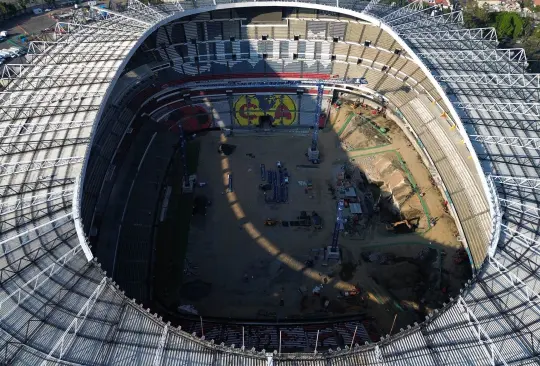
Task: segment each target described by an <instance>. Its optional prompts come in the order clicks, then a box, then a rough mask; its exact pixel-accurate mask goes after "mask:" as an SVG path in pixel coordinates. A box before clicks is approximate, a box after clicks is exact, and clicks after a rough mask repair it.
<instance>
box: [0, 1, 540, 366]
mask: <svg viewBox="0 0 540 366" xmlns="http://www.w3.org/2000/svg"><path fill="white" fill-rule="evenodd" d="M268 6H278V7H309V8H312V9H313V8H315V9H319V10H324V11H330V12H335V13H340V14H346V15H349V16H351V17H355V18H358V19H363V20H365V21H368V22H371V23H373V24H375V25H378V26H380V27H381V28H382V29H383V30H385V31H386V32H387V33H388V34H390V35H391V36H393V37H394V38H395V39H396V40H397V41H398V42H399V44H400V46H401V47H402V49H403V50H404V52H405V53H406V54H407V57H410V58H411V59H413V60H414V61H415V62H416V63H417V64H418V65H419V66H420V68H421V69H422V70H423V72H424V74H425V75H427V76H428V78H429V80H430V81H431V82H432V84H433V85H434V86H435V91H434V93H436V94H438V96H439V97H440V103H441V104H442V108H443V109H445V110H447V111H448V113H449V117H450V119H451V120H452V121H453V122H454V123H455V125H456V127H457V128H458V129H459V131H460V132H461V134H462V136H463V141H464V143H465V145H466V147H467V148H468V149H469V151H470V156H471V161H472V165H468V164H467V163H463V162H459V161H454V160H452V161H451V165H452V168H453V169H454V171H458V172H459V173H460V178H459V179H461V181H460V182H461V184H463V185H464V186H469V185H470V184H469V183H470V182H471V181H473V180H474V179H476V178H475V177H474V175H471V173H469V171H470V170H471V169H472V170H474V169H477V170H478V171H480V172H483V173H484V174H481V178H480V182H479V185H478V186H480V187H482V189H483V190H484V191H483V192H481V191H479V190H477V191H475V189H476V188H474V187H473V188H471V190H469V192H468V193H467V194H468V196H467V197H466V199H465V200H466V201H468V202H469V205H470V206H471V207H470V214H471V217H472V218H473V219H471V220H469V219H470V218H465V219H462V220H461V221H462V225H463V226H466V225H467V222H471V227H470V228H469V229H467V230H469V231H472V230H476V231H477V232H478V236H477V237H476V238H472V237H471V238H467V239H468V241H469V248H470V250H471V255H472V257H473V258H474V261H475V264H476V266H477V267H481V268H480V269H479V271H478V273H477V274H476V276H475V278H474V279H473V280H472V281H471V282H470V283H469V284H467V286H466V287H465V288H464V289H463V291H462V293H461V295H460V296H459V297H457V298H456V299H452V301H451V302H450V303H449V304H446V305H445V306H444V308H443V309H441V310H439V311H438V312H436V313H435V314H432V316H430V317H428V319H427V320H426V322H425V323H423V324H420V325H415V326H413V327H410V328H409V329H407V330H404V331H402V332H401V333H399V334H398V335H396V336H394V337H390V338H387V339H384V340H382V341H381V342H379V343H377V344H371V345H366V346H358V347H354V349H347V350H340V351H336V352H332V353H327V354H317V355H313V354H286V355H281V354H266V353H264V352H262V353H261V352H258V351H257V352H254V351H247V350H244V349H240V348H236V349H231V348H229V347H225V346H218V345H214V344H212V343H210V342H207V341H205V340H203V339H199V338H197V337H195V336H192V335H189V334H187V333H185V332H183V331H181V330H179V329H176V328H173V327H171V326H170V325H169V324H166V323H164V322H163V321H162V320H161V319H160V318H158V317H157V316H154V315H152V314H150V313H149V312H148V311H146V310H145V309H143V308H142V307H141V306H140V305H137V304H136V303H135V302H134V301H132V300H130V299H127V298H126V296H125V295H124V294H123V293H122V291H121V290H120V289H118V288H117V286H116V285H115V284H114V283H113V282H112V281H111V280H110V279H108V278H107V277H106V274H105V273H104V272H103V271H102V270H101V269H100V266H99V264H98V263H97V262H96V261H94V260H93V259H92V252H91V251H90V248H89V246H88V244H87V241H86V239H85V233H84V230H83V227H82V223H81V221H80V214H81V213H80V211H81V208H80V206H81V201H82V199H83V194H82V192H81V182H82V181H84V179H85V169H84V168H85V166H86V165H87V159H86V158H87V157H88V155H89V150H90V149H89V146H91V143H92V140H93V139H94V138H95V131H96V126H97V122H98V121H99V120H100V119H101V117H102V115H103V113H104V110H105V102H106V101H109V103H110V97H111V96H112V95H113V90H114V85H115V83H116V82H117V80H118V79H119V77H120V76H121V74H122V72H123V69H124V68H125V66H126V65H127V62H128V60H129V59H130V57H131V56H132V55H133V54H134V53H135V50H136V49H137V48H138V46H140V45H141V44H142V43H143V41H144V39H145V38H146V37H148V36H149V35H150V34H151V33H152V32H154V31H156V30H157V29H158V28H159V27H160V26H161V25H163V24H166V23H167V22H169V21H172V20H176V19H180V18H182V17H185V16H190V15H195V14H198V13H201V12H207V11H210V10H214V9H228V8H242V7H268ZM94 10H95V13H94V15H95V16H100V17H102V18H104V19H101V20H99V21H98V22H95V23H91V25H89V24H82V23H83V20H82V18H77V17H75V18H74V20H73V23H61V24H58V25H57V27H56V32H55V36H56V40H55V41H54V42H34V43H32V44H31V45H30V47H29V51H30V53H29V55H27V63H25V64H20V65H13V64H10V65H6V66H5V67H4V69H3V71H2V80H1V83H2V85H3V86H4V89H3V90H2V92H1V96H0V99H1V101H0V110H1V114H0V130H1V131H2V132H1V133H2V140H1V143H0V148H1V151H2V154H1V163H0V179H1V184H0V185H1V187H0V190H1V192H2V196H1V202H2V204H1V213H2V216H1V225H2V232H1V234H0V235H1V238H0V243H1V248H0V250H1V253H0V259H1V260H0V271H1V272H0V280H1V282H2V293H1V295H0V328H1V333H0V347H1V349H0V351H1V352H0V360H1V361H2V362H3V363H4V364H10V365H11V364H13V365H15V364H28V365H37V364H55V363H56V364H100V365H101V364H107V365H110V364H140V365H149V364H154V365H159V364H167V365H168V364H178V365H185V364H189V365H221V364H223V365H225V364H227V365H229V364H230V365H232V364H234V365H236V364H242V365H251V364H253V365H269V364H274V365H278V364H283V365H288V364H291V365H292V364H302V365H304V364H305V365H315V364H325V365H328V364H336V365H363V364H366V365H367V364H369V365H375V364H412V365H437V364H439V365H443V364H445V365H446V364H455V365H462V364H466V363H467V364H475V365H483V364H486V365H495V364H508V365H510V364H516V365H517V364H520V365H525V364H530V365H532V364H539V363H540V358H539V353H540V329H539V328H540V321H539V320H540V307H539V302H538V301H539V291H540V281H539V279H540V275H539V274H538V273H540V272H539V270H538V269H539V268H538V267H539V265H540V259H539V258H540V241H539V239H538V235H539V234H538V223H539V220H540V208H539V205H538V203H539V199H538V188H539V187H540V177H539V164H538V158H539V157H540V156H539V147H540V136H539V131H540V127H539V125H538V121H539V117H540V103H539V92H540V84H539V78H538V75H531V74H527V73H526V72H525V68H526V66H527V61H526V57H525V54H524V52H523V50H521V49H508V50H506V49H497V39H496V35H495V32H494V30H493V29H491V28H484V29H471V30H467V29H463V27H462V15H461V13H460V12H451V13H448V14H440V15H435V14H434V13H433V11H434V10H436V9H434V8H429V9H424V10H423V9H422V4H421V3H419V2H413V3H410V4H408V5H407V6H405V7H402V8H397V7H393V6H390V5H384V4H381V3H380V2H379V1H375V0H374V1H370V2H356V1H354V2H353V1H343V0H341V1H339V0H336V1H335V2H331V1H327V0H319V1H318V4H315V3H312V2H235V3H222V2H221V1H220V0H198V1H195V0H193V1H190V2H176V3H168V4H162V5H159V6H156V7H149V6H146V5H143V4H142V3H139V2H138V1H137V0H130V2H129V4H128V6H127V8H126V9H125V11H123V12H116V11H109V10H103V9H94ZM415 107H416V113H417V114H418V116H419V118H420V119H422V118H423V117H422V115H423V114H422V111H423V109H422V108H424V107H422V105H421V104H420V105H416V106H415ZM410 108H412V107H410ZM412 113H415V111H413V112H412ZM432 133H433V136H435V138H440V140H439V144H440V146H441V150H442V151H443V152H444V153H445V154H446V153H450V152H451V151H452V150H451V148H450V147H449V146H450V145H449V141H447V140H444V136H443V134H442V133H439V132H437V131H434V132H432ZM437 136H438V137H437ZM445 149H446V150H445ZM471 186H476V185H471ZM486 197H488V199H487V200H486ZM479 228H480V229H481V230H479ZM471 242H473V243H474V245H471ZM484 259H485V261H484Z"/></svg>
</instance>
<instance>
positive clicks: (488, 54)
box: [417, 48, 527, 65]
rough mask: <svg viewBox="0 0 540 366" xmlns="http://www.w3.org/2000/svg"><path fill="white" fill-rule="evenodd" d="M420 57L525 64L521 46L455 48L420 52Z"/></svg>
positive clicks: (525, 58) (525, 57) (525, 59)
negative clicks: (491, 48) (478, 48)
mask: <svg viewBox="0 0 540 366" xmlns="http://www.w3.org/2000/svg"><path fill="white" fill-rule="evenodd" d="M417 55H418V56H419V57H421V58H425V59H428V60H430V59H433V60H438V61H441V60H449V61H459V62H488V61H511V62H517V63H519V64H522V65H525V64H526V63H527V56H526V55H525V51H524V50H523V48H507V49H494V50H455V51H433V52H420V53H418V54H417Z"/></svg>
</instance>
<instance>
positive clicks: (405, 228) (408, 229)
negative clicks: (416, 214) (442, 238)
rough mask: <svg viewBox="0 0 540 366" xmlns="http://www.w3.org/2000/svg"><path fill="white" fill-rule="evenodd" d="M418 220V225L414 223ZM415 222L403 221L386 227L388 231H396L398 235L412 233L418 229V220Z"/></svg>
mask: <svg viewBox="0 0 540 366" xmlns="http://www.w3.org/2000/svg"><path fill="white" fill-rule="evenodd" d="M413 220H416V224H414V223H413V222H412V221H413ZM413 220H401V221H396V222H394V223H392V224H389V225H386V230H388V231H394V232H395V233H396V234H406V233H412V232H414V231H415V230H416V229H417V228H418V221H419V220H418V219H413Z"/></svg>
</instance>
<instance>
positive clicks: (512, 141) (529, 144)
mask: <svg viewBox="0 0 540 366" xmlns="http://www.w3.org/2000/svg"><path fill="white" fill-rule="evenodd" d="M469 138H470V139H471V140H472V141H477V142H481V143H483V144H497V145H506V146H514V147H520V148H522V149H531V150H540V138H537V137H512V136H486V135H469Z"/></svg>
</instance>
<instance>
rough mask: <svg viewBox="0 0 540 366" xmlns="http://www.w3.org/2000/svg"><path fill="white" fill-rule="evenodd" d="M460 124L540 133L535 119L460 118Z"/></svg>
mask: <svg viewBox="0 0 540 366" xmlns="http://www.w3.org/2000/svg"><path fill="white" fill-rule="evenodd" d="M461 122H463V124H466V125H482V126H495V127H498V128H510V129H516V130H524V131H527V130H532V131H540V123H539V122H538V119H537V118H534V120H527V119H517V118H514V119H512V118H511V119H508V118H495V117H491V118H480V117H465V116H463V117H461Z"/></svg>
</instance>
